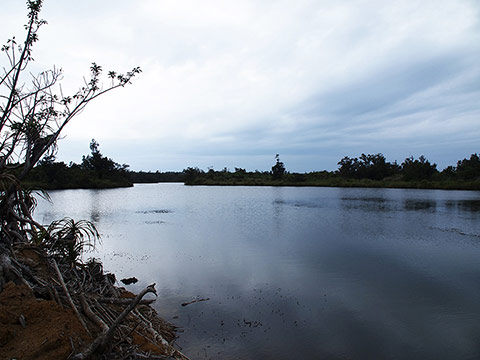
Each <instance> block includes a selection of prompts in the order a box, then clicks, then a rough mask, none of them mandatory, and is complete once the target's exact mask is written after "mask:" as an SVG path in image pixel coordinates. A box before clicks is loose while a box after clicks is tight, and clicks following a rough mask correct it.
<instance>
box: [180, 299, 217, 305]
mask: <svg viewBox="0 0 480 360" xmlns="http://www.w3.org/2000/svg"><path fill="white" fill-rule="evenodd" d="M208 300H210V298H205V299H195V300H192V301H189V302H184V303H183V304H182V306H187V305H190V304H195V303H197V302H202V301H208Z"/></svg>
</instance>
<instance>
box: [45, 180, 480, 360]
mask: <svg viewBox="0 0 480 360" xmlns="http://www.w3.org/2000/svg"><path fill="white" fill-rule="evenodd" d="M51 198H52V200H53V204H48V203H46V202H44V201H41V202H40V204H39V208H38V210H37V212H36V218H37V219H38V220H41V221H44V222H49V221H51V220H53V219H58V218H61V217H63V216H67V215H68V216H71V217H74V218H75V219H82V218H85V219H90V220H92V221H94V222H95V223H96V224H97V226H98V228H99V230H100V232H101V233H102V234H103V244H102V247H101V248H100V249H99V251H98V252H97V253H94V254H92V255H93V256H96V257H100V258H101V259H103V261H104V264H105V267H106V268H107V269H108V270H111V271H113V272H115V273H116V274H117V278H119V279H120V278H122V277H130V276H136V277H137V278H139V279H140V282H139V283H138V284H137V285H135V286H133V287H130V288H131V289H132V290H138V289H140V288H142V287H144V286H145V285H147V284H149V283H153V282H155V283H156V284H157V290H158V291H159V297H158V300H157V302H156V308H157V310H158V312H159V313H160V315H161V316H163V317H164V318H166V319H167V320H170V321H172V322H173V323H174V324H176V325H178V326H182V327H183V328H184V330H185V332H184V334H182V335H181V338H180V340H179V342H178V343H179V344H180V345H181V346H182V347H183V351H184V352H185V353H186V354H188V355H190V356H191V357H192V358H195V359H204V358H206V359H209V358H212V359H478V358H480V193H479V192H462V191H430V190H397V189H340V188H271V187H186V186H183V185H181V184H158V185H136V186H135V187H134V188H130V189H115V190H103V191H94V190H67V191H56V192H51ZM196 297H198V298H210V300H208V301H205V302H199V303H195V304H191V305H189V306H185V307H182V306H181V303H183V302H186V301H189V300H192V299H194V298H196Z"/></svg>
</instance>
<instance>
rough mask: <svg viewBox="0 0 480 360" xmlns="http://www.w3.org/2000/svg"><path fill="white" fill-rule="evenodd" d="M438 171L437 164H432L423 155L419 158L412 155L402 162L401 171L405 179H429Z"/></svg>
mask: <svg viewBox="0 0 480 360" xmlns="http://www.w3.org/2000/svg"><path fill="white" fill-rule="evenodd" d="M437 172H438V171H437V164H430V161H428V160H427V159H426V158H425V156H423V155H421V156H420V157H419V158H418V160H416V159H414V157H413V156H410V157H408V158H406V159H405V161H404V162H403V163H402V170H401V173H402V174H403V177H404V178H405V180H427V179H430V178H431V177H432V176H433V175H434V174H436V173H437Z"/></svg>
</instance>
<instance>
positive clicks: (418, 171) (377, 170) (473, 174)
mask: <svg viewBox="0 0 480 360" xmlns="http://www.w3.org/2000/svg"><path fill="white" fill-rule="evenodd" d="M338 165H339V168H338V173H339V174H340V175H341V176H342V177H345V178H351V179H371V180H383V179H385V178H389V177H396V178H397V179H400V178H401V179H402V180H405V181H418V180H452V179H457V180H462V181H467V180H475V179H476V180H478V179H479V178H480V158H479V156H478V154H472V155H471V156H470V158H469V159H463V160H459V161H458V162H457V166H448V167H447V168H445V169H444V170H443V171H441V172H440V171H438V170H437V164H434V163H433V164H432V163H430V161H428V160H427V159H426V158H425V156H423V155H422V156H420V157H419V158H418V159H415V158H414V157H413V156H410V157H408V158H406V159H405V160H404V161H403V163H402V164H400V165H398V164H397V162H394V163H389V162H387V161H386V159H385V156H383V154H374V155H371V154H368V155H365V154H362V155H361V156H360V157H358V158H349V157H348V156H345V157H344V158H343V159H341V160H340V161H339V162H338ZM399 176H400V177H399Z"/></svg>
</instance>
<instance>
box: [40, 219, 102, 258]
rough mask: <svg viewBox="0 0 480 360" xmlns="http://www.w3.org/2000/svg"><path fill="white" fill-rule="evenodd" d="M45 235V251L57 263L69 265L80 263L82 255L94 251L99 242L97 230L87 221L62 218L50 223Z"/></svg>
mask: <svg viewBox="0 0 480 360" xmlns="http://www.w3.org/2000/svg"><path fill="white" fill-rule="evenodd" d="M47 233H48V236H47V239H46V241H45V245H46V247H47V250H48V251H49V252H50V253H51V254H52V255H53V256H55V257H57V258H58V260H59V261H64V262H68V263H71V264H74V263H78V262H80V261H81V258H82V255H83V253H84V252H85V251H86V250H87V249H90V250H93V249H95V246H96V245H97V243H98V242H99V241H100V234H99V233H98V230H97V228H96V227H95V225H94V224H93V223H92V222H90V221H88V220H79V221H75V220H73V219H71V218H68V217H67V218H63V219H61V220H57V221H54V222H52V223H51V224H50V226H49V227H48V228H47Z"/></svg>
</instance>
